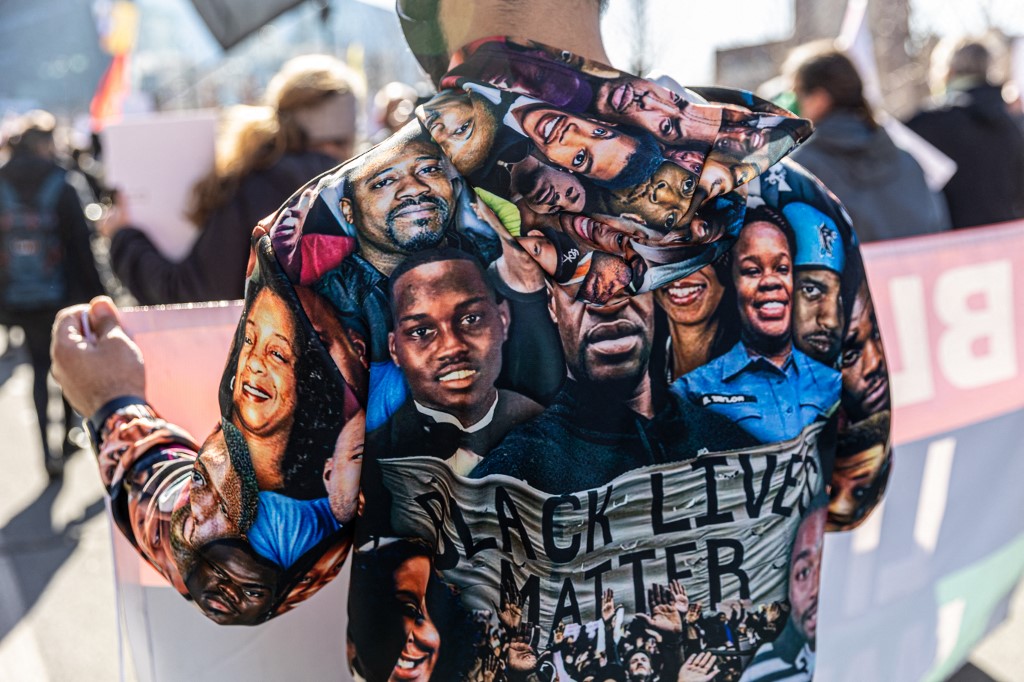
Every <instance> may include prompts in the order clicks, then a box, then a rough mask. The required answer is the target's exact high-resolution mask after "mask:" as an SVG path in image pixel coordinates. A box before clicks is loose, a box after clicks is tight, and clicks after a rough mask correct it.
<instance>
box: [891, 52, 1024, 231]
mask: <svg viewBox="0 0 1024 682" xmlns="http://www.w3.org/2000/svg"><path fill="white" fill-rule="evenodd" d="M940 47H942V44H940ZM942 53H943V50H939V49H938V48H936V52H935V53H933V57H932V61H933V62H936V61H941V60H942ZM989 61H990V55H989V52H988V50H987V49H986V48H985V46H984V45H983V44H982V43H980V42H978V41H973V40H967V41H965V42H961V43H960V44H959V46H958V47H956V48H955V49H953V51H952V55H951V56H950V58H949V64H948V67H946V69H945V89H946V92H945V95H943V96H942V97H941V98H940V99H939V100H937V101H936V102H934V103H933V104H932V105H931V106H930V107H928V108H927V109H925V110H924V111H921V112H919V113H917V114H916V115H915V116H914V117H913V118H911V119H910V120H909V121H908V122H907V125H908V126H909V127H910V129H911V130H913V131H914V132H915V133H917V134H918V135H920V136H921V137H923V138H924V139H926V140H928V142H930V143H931V144H933V145H935V147H937V148H938V149H939V150H940V151H941V152H942V153H943V154H945V155H946V156H948V157H949V158H951V159H953V161H955V162H956V165H957V171H956V174H955V175H953V177H952V179H950V181H949V183H948V184H947V185H946V186H945V187H944V188H943V190H942V191H943V193H944V194H945V195H946V201H947V202H948V204H949V213H950V216H951V217H952V220H953V227H954V228H961V227H973V226H976V225H989V224H991V223H999V222H1004V221H1007V220H1016V219H1018V218H1024V132H1022V131H1021V128H1020V127H1019V126H1018V125H1017V123H1016V122H1015V121H1014V120H1013V117H1012V116H1011V115H1010V112H1009V110H1008V107H1007V105H1006V102H1004V101H1003V97H1002V91H1001V88H1000V87H999V86H996V85H993V84H991V83H989V82H988V78H987V75H988V68H989Z"/></svg>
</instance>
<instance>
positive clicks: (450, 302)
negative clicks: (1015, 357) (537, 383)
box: [369, 248, 541, 474]
mask: <svg viewBox="0 0 1024 682" xmlns="http://www.w3.org/2000/svg"><path fill="white" fill-rule="evenodd" d="M390 285H391V298H392V311H393V315H394V331H393V332H391V333H390V334H389V335H388V346H389V348H390V351H391V357H392V359H393V360H394V363H395V365H397V366H398V368H399V369H400V370H401V371H402V373H403V375H404V376H405V380H406V383H407V384H408V386H409V394H410V399H409V400H408V401H407V402H406V403H405V404H404V405H403V406H402V407H401V408H399V410H398V412H397V413H396V414H395V415H394V416H393V417H392V418H391V420H389V422H388V423H387V424H385V426H383V427H381V429H379V430H378V431H377V432H375V433H373V434H371V435H370V440H369V443H370V447H371V448H372V449H373V450H374V451H376V452H388V453H394V455H396V456H412V455H430V456H433V457H440V458H443V459H446V460H448V461H449V464H451V465H452V468H453V469H455V471H456V472H458V473H461V474H467V473H468V472H469V471H470V470H471V469H472V468H473V466H474V465H475V464H476V462H477V461H479V459H480V457H482V456H484V455H486V454H487V452H488V451H489V450H490V449H491V448H492V447H494V445H496V444H497V443H498V441H499V440H501V438H502V437H503V436H504V435H505V434H506V433H507V432H508V430H509V429H510V428H512V427H513V426H514V425H516V424H518V423H519V422H522V421H523V420H525V419H528V418H530V417H532V416H534V415H536V414H538V413H539V412H540V411H541V407H540V405H538V404H537V403H535V402H533V401H532V400H530V399H529V398H526V397H525V396H522V395H520V394H518V393H515V392H514V391H508V390H499V389H497V388H496V387H495V385H494V384H495V381H497V379H498V375H499V374H500V373H501V367H502V358H501V348H502V344H503V343H504V342H505V340H506V338H507V337H508V328H509V323H510V317H509V308H508V304H507V303H505V302H504V301H500V302H499V301H498V298H497V295H496V293H495V291H494V289H493V287H492V286H491V285H490V283H489V282H488V280H487V277H486V276H485V274H484V271H483V268H482V267H481V266H480V264H479V263H478V262H477V261H476V260H475V259H474V258H473V256H471V255H469V254H467V253H465V252H462V251H459V250H457V249H451V248H444V249H437V250H431V251H429V252H424V253H422V254H416V255H414V256H410V257H409V258H407V259H406V260H405V261H404V262H403V263H402V265H400V266H399V267H398V268H397V269H396V270H395V271H394V272H393V273H392V275H391V281H390Z"/></svg>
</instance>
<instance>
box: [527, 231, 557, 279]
mask: <svg viewBox="0 0 1024 682" xmlns="http://www.w3.org/2000/svg"><path fill="white" fill-rule="evenodd" d="M518 242H519V246H521V247H523V248H524V249H526V252H527V253H528V254H530V255H531V256H533V259H534V260H536V261H537V264H538V265H540V267H541V268H542V269H543V270H544V272H546V273H548V274H549V275H553V274H555V272H556V271H557V270H558V258H559V256H558V247H557V246H555V244H554V243H553V242H552V241H551V240H550V239H548V238H547V237H546V236H545V235H544V233H543V232H541V231H540V230H530V231H529V232H528V233H527V235H526V236H525V237H520V238H519V239H518Z"/></svg>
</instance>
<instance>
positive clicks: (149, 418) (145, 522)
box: [89, 396, 198, 593]
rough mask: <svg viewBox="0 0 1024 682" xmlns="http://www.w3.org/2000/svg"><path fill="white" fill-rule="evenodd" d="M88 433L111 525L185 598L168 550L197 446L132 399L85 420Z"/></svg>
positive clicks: (179, 573)
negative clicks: (107, 500) (107, 498)
mask: <svg viewBox="0 0 1024 682" xmlns="http://www.w3.org/2000/svg"><path fill="white" fill-rule="evenodd" d="M89 431H90V434H91V435H92V438H93V441H94V443H93V447H94V453H95V454H96V457H97V462H98V464H99V470H100V480H101V481H102V482H103V486H104V488H106V490H107V492H108V494H109V495H110V500H111V511H112V513H113V520H114V523H115V524H116V525H117V527H118V528H119V529H120V531H121V532H122V533H123V534H124V535H125V537H126V538H127V539H128V540H129V541H130V542H131V543H132V544H133V545H134V546H135V547H136V548H137V549H138V551H139V553H140V554H142V556H143V557H145V559H146V560H147V561H149V562H150V563H151V564H152V565H153V567H154V568H156V570H157V571H158V572H160V574H161V575H163V576H164V577H165V578H167V580H168V581H169V582H170V583H171V584H172V585H174V586H175V587H176V588H177V589H178V590H179V591H180V592H182V593H185V591H186V590H185V582H184V576H183V575H182V571H181V567H180V566H179V565H178V564H177V563H176V562H175V560H174V552H173V551H172V549H171V547H170V544H171V533H172V531H171V517H172V511H173V509H174V507H175V506H176V503H177V502H178V501H179V499H180V498H181V495H182V493H183V490H184V489H186V488H187V484H188V481H189V479H190V477H191V475H192V468H193V464H194V463H195V457H196V451H197V450H198V445H197V443H196V442H195V441H194V440H193V439H192V437H191V436H189V434H187V433H186V432H184V431H183V430H182V429H180V428H178V427H176V426H173V425H171V424H168V423H167V422H165V421H164V420H163V419H161V418H160V417H159V415H158V414H157V413H156V412H155V411H154V410H153V409H152V408H151V407H149V406H148V405H147V404H146V403H145V402H143V401H142V400H141V399H136V398H133V397H130V396H128V397H125V398H121V399H118V400H117V401H112V402H111V403H108V404H107V406H104V408H101V409H100V410H99V411H98V412H97V413H96V414H95V415H93V416H92V417H91V418H90V419H89Z"/></svg>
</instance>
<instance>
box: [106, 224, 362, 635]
mask: <svg viewBox="0 0 1024 682" xmlns="http://www.w3.org/2000/svg"><path fill="white" fill-rule="evenodd" d="M254 252H255V253H254V256H253V259H254V262H253V268H252V274H251V276H250V278H249V280H248V282H247V286H246V291H247V297H246V300H245V306H244V309H243V315H242V319H241V320H240V322H239V325H238V328H237V331H236V334H235V337H234V339H233V342H232V346H231V349H230V354H229V357H228V361H227V364H226V369H225V371H224V374H223V376H222V377H221V380H220V383H219V387H218V399H219V405H220V415H219V417H220V418H219V420H213V419H211V422H212V423H213V422H215V423H216V424H217V425H216V427H215V428H214V430H213V431H212V433H210V434H208V435H206V437H205V439H204V440H202V441H200V440H196V439H194V438H192V437H191V436H190V435H189V434H187V433H185V432H184V431H182V430H181V429H180V428H178V427H176V426H174V425H172V424H170V423H168V422H166V421H165V420H163V419H162V418H161V417H160V415H159V414H157V412H156V411H155V410H154V409H153V408H152V407H150V406H149V405H147V404H146V403H145V402H144V401H141V400H133V399H131V398H124V399H120V400H119V401H117V403H115V404H113V405H108V406H107V407H106V408H105V409H104V410H101V411H100V413H98V414H97V415H94V417H93V418H91V419H90V431H91V433H93V436H94V441H95V444H96V452H97V456H98V461H99V465H100V474H101V478H102V481H103V483H104V485H105V486H106V488H107V490H108V492H109V493H110V496H111V500H112V507H113V512H114V515H115V521H116V524H117V526H118V528H119V529H120V530H121V531H122V532H123V533H124V535H125V536H126V537H127V538H128V539H129V541H130V542H132V544H134V545H135V547H136V548H137V549H138V551H139V552H140V554H141V555H142V556H143V557H144V558H145V559H146V560H147V561H149V562H150V563H151V564H152V565H153V566H154V567H155V568H156V569H157V570H158V571H159V572H160V573H161V574H162V575H163V576H164V577H165V578H167V580H168V581H169V582H170V583H171V584H172V585H173V586H174V588H175V589H177V590H178V591H179V592H180V593H181V594H182V595H183V596H184V597H185V598H187V599H189V600H191V601H194V602H195V603H196V605H197V606H198V607H199V609H200V610H201V611H202V612H203V613H204V615H206V616H207V617H209V618H210V619H211V620H213V621H215V622H217V623H220V624H241V625H255V624H259V623H262V622H265V621H266V620H268V619H270V618H272V617H274V616H277V615H279V614H281V613H284V612H286V611H288V610H290V609H291V608H293V607H294V606H296V605H297V604H299V603H300V602H302V601H304V600H305V599H307V598H308V597H309V596H311V595H312V594H314V593H316V592H317V591H318V590H319V589H320V588H321V587H323V586H324V585H326V584H327V583H328V582H330V580H332V579H333V578H334V577H336V576H337V575H338V573H339V571H340V567H341V564H342V562H343V561H344V560H345V558H346V557H347V555H348V552H349V549H350V548H351V545H352V539H353V535H354V532H355V528H356V526H357V518H356V517H357V515H358V512H359V509H360V484H361V470H362V450H363V437H364V430H365V401H366V393H365V391H366V386H367V383H368V362H366V359H365V350H364V349H365V344H364V343H363V342H362V340H361V338H360V337H359V336H358V334H356V333H354V332H352V331H351V330H350V329H348V328H346V327H345V326H344V325H343V324H342V323H341V322H340V321H339V318H338V315H337V314H336V313H335V312H334V308H333V307H332V305H331V304H330V302H328V301H326V300H325V299H321V298H319V297H317V296H316V294H314V293H313V292H312V291H311V290H309V289H306V288H305V287H302V286H301V285H299V284H297V283H293V282H292V281H291V280H290V279H289V278H288V277H287V275H286V274H285V273H284V271H283V270H282V268H281V266H280V264H279V263H278V261H277V258H276V257H275V255H274V249H273V247H272V245H271V240H270V238H269V237H262V239H259V240H257V241H256V243H255V246H254Z"/></svg>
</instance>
